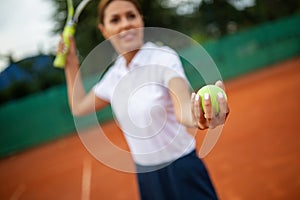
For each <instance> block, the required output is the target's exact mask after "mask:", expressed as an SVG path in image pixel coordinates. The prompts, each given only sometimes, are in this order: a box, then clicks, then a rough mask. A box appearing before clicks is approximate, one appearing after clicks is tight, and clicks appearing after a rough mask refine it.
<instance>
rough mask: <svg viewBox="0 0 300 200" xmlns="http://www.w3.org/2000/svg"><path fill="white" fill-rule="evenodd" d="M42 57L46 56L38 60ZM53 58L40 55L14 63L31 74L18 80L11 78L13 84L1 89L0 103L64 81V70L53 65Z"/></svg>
mask: <svg viewBox="0 0 300 200" xmlns="http://www.w3.org/2000/svg"><path fill="white" fill-rule="evenodd" d="M40 58H44V59H41V60H43V61H42V62H38V59H40ZM53 59H54V57H53V56H50V57H49V56H44V55H39V56H37V57H32V58H27V59H24V60H21V61H19V62H16V63H13V64H14V66H17V67H19V68H20V69H21V70H24V71H25V72H26V73H27V74H29V77H26V79H25V78H23V79H18V80H14V79H13V78H11V79H13V80H11V84H10V85H9V86H8V87H6V88H4V89H1V90H0V104H2V103H5V102H7V101H11V100H13V99H20V98H23V97H25V96H27V95H30V94H33V93H37V92H41V91H44V90H46V89H48V88H50V87H53V86H55V85H59V84H62V83H64V82H65V77H64V73H63V71H62V70H59V69H56V68H54V67H53V65H52V62H53ZM11 66H12V65H11ZM8 76H9V75H8Z"/></svg>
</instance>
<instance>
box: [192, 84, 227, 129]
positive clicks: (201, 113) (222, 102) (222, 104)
mask: <svg viewBox="0 0 300 200" xmlns="http://www.w3.org/2000/svg"><path fill="white" fill-rule="evenodd" d="M215 85H216V86H218V87H220V88H221V89H223V90H224V91H225V86H224V84H223V82H222V81H217V82H216V83H215ZM217 100H218V103H219V108H220V111H219V112H218V113H214V109H213V107H212V103H211V100H210V96H209V94H208V93H207V94H205V95H204V100H203V101H204V104H203V109H202V105H201V102H202V99H201V97H200V95H198V94H196V93H192V96H191V106H192V108H191V109H192V115H193V119H194V122H195V124H196V126H197V127H198V128H199V129H201V130H204V129H207V128H211V129H213V128H215V127H217V126H219V125H222V124H224V123H225V121H226V119H227V116H228V114H229V107H228V104H227V100H226V98H225V97H224V96H223V95H222V94H221V93H220V94H218V96H217Z"/></svg>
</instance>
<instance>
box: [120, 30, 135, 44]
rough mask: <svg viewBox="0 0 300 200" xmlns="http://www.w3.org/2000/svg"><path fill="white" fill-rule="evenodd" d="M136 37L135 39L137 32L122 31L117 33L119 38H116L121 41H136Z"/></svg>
mask: <svg viewBox="0 0 300 200" xmlns="http://www.w3.org/2000/svg"><path fill="white" fill-rule="evenodd" d="M136 37H137V30H128V31H123V32H121V33H119V36H118V38H119V39H120V40H123V41H131V40H134V39H136Z"/></svg>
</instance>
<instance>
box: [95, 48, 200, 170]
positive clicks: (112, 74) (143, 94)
mask: <svg viewBox="0 0 300 200" xmlns="http://www.w3.org/2000/svg"><path fill="white" fill-rule="evenodd" d="M175 77H181V78H183V79H185V80H187V79H186V76H185V74H184V70H183V68H182V64H181V61H180V59H179V57H178V55H177V54H176V52H175V51H174V50H172V49H170V48H169V47H160V46H157V45H155V44H153V43H150V42H148V43H146V44H144V46H143V47H142V48H141V49H140V50H139V51H138V53H137V54H136V55H135V57H134V58H133V60H132V61H131V63H130V64H129V66H127V67H126V62H125V59H124V58H123V57H122V56H119V58H118V59H117V60H116V62H115V63H114V65H113V66H112V67H111V68H110V69H109V70H108V71H107V73H106V74H105V75H104V77H103V78H102V79H101V80H100V81H99V83H97V84H96V85H95V86H94V88H93V90H94V92H95V94H96V95H97V96H98V97H99V98H101V99H104V100H106V101H108V102H110V103H111V106H112V109H113V112H114V116H115V117H116V119H117V121H118V123H119V125H120V127H121V129H122V131H123V133H124V135H125V138H126V140H127V142H128V145H129V147H130V150H131V153H132V156H133V159H134V161H135V162H136V163H137V164H140V165H146V166H149V165H158V164H163V163H166V162H170V161H173V160H175V159H177V158H179V157H181V156H184V155H186V154H188V153H190V152H191V151H192V150H194V148H195V140H194V138H193V137H192V136H191V135H190V134H189V133H188V132H187V130H186V127H185V126H183V125H181V124H180V123H178V121H177V120H176V115H175V111H174V107H173V103H172V99H171V96H170V94H169V89H168V83H169V81H170V80H171V79H172V78H175Z"/></svg>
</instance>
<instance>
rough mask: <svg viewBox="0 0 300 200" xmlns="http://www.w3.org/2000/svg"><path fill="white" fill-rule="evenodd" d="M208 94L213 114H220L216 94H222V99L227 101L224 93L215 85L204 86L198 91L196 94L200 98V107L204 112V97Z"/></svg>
mask: <svg viewBox="0 0 300 200" xmlns="http://www.w3.org/2000/svg"><path fill="white" fill-rule="evenodd" d="M206 93H208V94H209V96H210V101H211V105H212V107H213V110H214V113H215V114H218V113H219V112H220V106H219V101H218V93H221V94H223V96H224V98H225V99H226V100H227V96H226V93H225V92H224V90H222V88H220V87H218V86H216V85H206V86H204V87H202V88H200V90H198V92H197V94H198V95H199V96H200V97H201V105H202V109H203V110H204V96H205V94H206Z"/></svg>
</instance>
